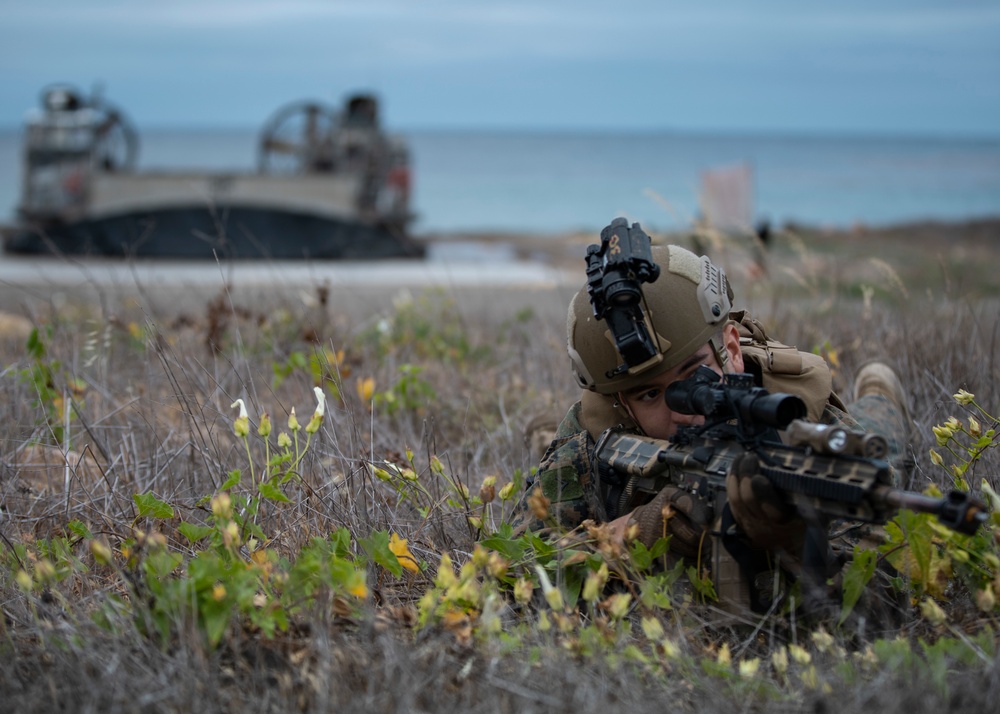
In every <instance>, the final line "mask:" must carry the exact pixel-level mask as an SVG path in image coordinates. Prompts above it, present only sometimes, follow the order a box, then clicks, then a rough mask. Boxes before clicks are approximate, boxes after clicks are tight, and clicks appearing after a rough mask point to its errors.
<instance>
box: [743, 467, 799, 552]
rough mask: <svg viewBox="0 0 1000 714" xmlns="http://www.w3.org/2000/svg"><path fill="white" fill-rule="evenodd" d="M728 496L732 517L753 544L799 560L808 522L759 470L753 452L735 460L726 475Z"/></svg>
mask: <svg viewBox="0 0 1000 714" xmlns="http://www.w3.org/2000/svg"><path fill="white" fill-rule="evenodd" d="M726 497H727V498H728V499H729V508H730V510H732V512H733V518H735V519H736V522H737V523H738V524H739V525H740V527H741V528H742V529H743V532H744V533H746V535H747V537H748V538H749V539H750V542H751V543H752V544H753V545H755V546H756V547H758V548H765V549H767V550H781V551H784V552H786V553H787V554H788V555H789V556H790V557H791V558H792V559H793V560H796V561H797V560H799V559H800V558H801V556H802V546H803V543H804V539H805V532H806V522H805V521H804V520H803V519H802V518H801V517H800V516H799V515H798V514H797V513H796V511H795V509H794V508H793V507H792V506H791V504H789V503H787V502H786V501H785V500H784V498H783V497H782V495H781V494H780V493H778V491H777V490H776V489H775V488H774V486H773V485H772V484H771V482H770V481H769V480H768V478H767V477H766V476H764V475H763V474H762V473H760V470H759V468H758V463H757V457H756V456H755V455H754V454H744V455H743V456H740V457H739V458H737V459H736V461H734V462H733V465H732V468H730V470H729V474H728V475H727V476H726Z"/></svg>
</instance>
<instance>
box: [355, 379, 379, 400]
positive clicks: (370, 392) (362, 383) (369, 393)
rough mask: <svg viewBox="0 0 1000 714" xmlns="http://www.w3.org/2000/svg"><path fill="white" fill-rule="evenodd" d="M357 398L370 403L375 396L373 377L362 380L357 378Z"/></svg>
mask: <svg viewBox="0 0 1000 714" xmlns="http://www.w3.org/2000/svg"><path fill="white" fill-rule="evenodd" d="M356 385H357V388H358V397H359V398H360V399H361V401H362V402H370V401H371V400H372V397H373V396H374V395H375V379H374V377H365V378H364V379H361V378H358V380H357V383H356Z"/></svg>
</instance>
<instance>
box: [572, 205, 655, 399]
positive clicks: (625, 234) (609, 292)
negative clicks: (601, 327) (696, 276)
mask: <svg viewBox="0 0 1000 714" xmlns="http://www.w3.org/2000/svg"><path fill="white" fill-rule="evenodd" d="M586 260H587V294H588V295H589V297H590V304H591V306H592V307H593V310H594V317H595V318H597V319H598V320H604V321H605V323H606V324H607V326H608V328H609V331H610V333H611V337H612V339H613V342H614V345H615V349H616V350H617V351H618V353H619V354H620V355H621V357H622V359H623V360H624V362H623V364H619V365H618V366H617V367H615V368H614V369H611V370H608V372H607V373H606V375H605V376H606V377H608V378H609V379H611V378H613V377H615V376H617V375H620V374H624V373H626V372H628V371H629V370H634V369H641V368H644V367H645V366H647V365H649V364H652V363H653V362H655V361H658V360H659V359H662V355H661V350H660V347H659V345H658V344H657V341H656V340H655V339H654V337H653V336H654V335H655V334H656V333H655V332H654V331H653V330H651V329H650V326H649V324H648V322H647V320H646V315H645V313H644V311H643V308H642V305H641V303H642V302H643V295H642V287H641V284H642V283H652V282H654V281H655V280H656V279H657V278H658V277H659V276H660V266H659V265H657V264H656V263H654V262H653V255H652V251H651V241H650V239H649V236H648V235H646V233H645V232H644V231H643V230H642V228H640V227H639V224H638V223H633V224H632V227H631V228H629V225H628V221H626V220H625V219H624V218H616V219H614V220H613V221H611V224H610V225H608V226H607V227H605V228H604V230H602V231H601V243H600V245H596V244H595V245H591V246H590V247H589V248H587V258H586Z"/></svg>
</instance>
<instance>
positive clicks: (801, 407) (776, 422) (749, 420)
mask: <svg viewBox="0 0 1000 714" xmlns="http://www.w3.org/2000/svg"><path fill="white" fill-rule="evenodd" d="M665 398H666V400H667V406H669V407H670V408H671V409H673V410H674V411H675V412H680V413H681V414H701V415H702V416H704V417H705V418H706V419H712V420H713V421H716V422H719V421H727V420H729V419H736V420H737V421H738V422H739V423H740V424H741V425H742V426H743V427H744V428H753V429H754V430H756V429H757V428H759V427H769V428H775V429H784V428H786V427H787V426H788V425H789V424H791V423H792V422H793V421H795V420H796V419H802V418H804V417H805V415H806V405H805V402H803V401H802V400H801V399H800V398H799V397H797V396H795V395H794V394H784V393H782V392H775V393H773V394H772V393H771V392H768V391H767V390H766V389H764V388H763V387H758V386H756V385H755V384H754V381H753V375H751V374H727V375H724V376H723V380H722V381H720V380H719V375H718V373H717V372H715V371H714V370H712V369H711V368H709V367H706V366H705V365H702V366H701V367H699V368H698V369H697V370H696V371H695V373H694V375H693V376H691V377H689V378H688V379H682V380H680V381H678V382H674V383H673V384H671V385H670V386H669V387H667V389H666V394H665Z"/></svg>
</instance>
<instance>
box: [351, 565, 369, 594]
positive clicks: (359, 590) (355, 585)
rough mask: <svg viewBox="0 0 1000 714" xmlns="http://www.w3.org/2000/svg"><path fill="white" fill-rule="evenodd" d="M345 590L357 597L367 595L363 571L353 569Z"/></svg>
mask: <svg viewBox="0 0 1000 714" xmlns="http://www.w3.org/2000/svg"><path fill="white" fill-rule="evenodd" d="M347 592H348V593H350V594H351V595H353V596H354V597H357V598H365V597H368V585H367V583H365V576H364V573H362V572H360V571H355V572H354V574H353V576H352V577H351V578H350V579H349V580H348V583H347Z"/></svg>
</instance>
